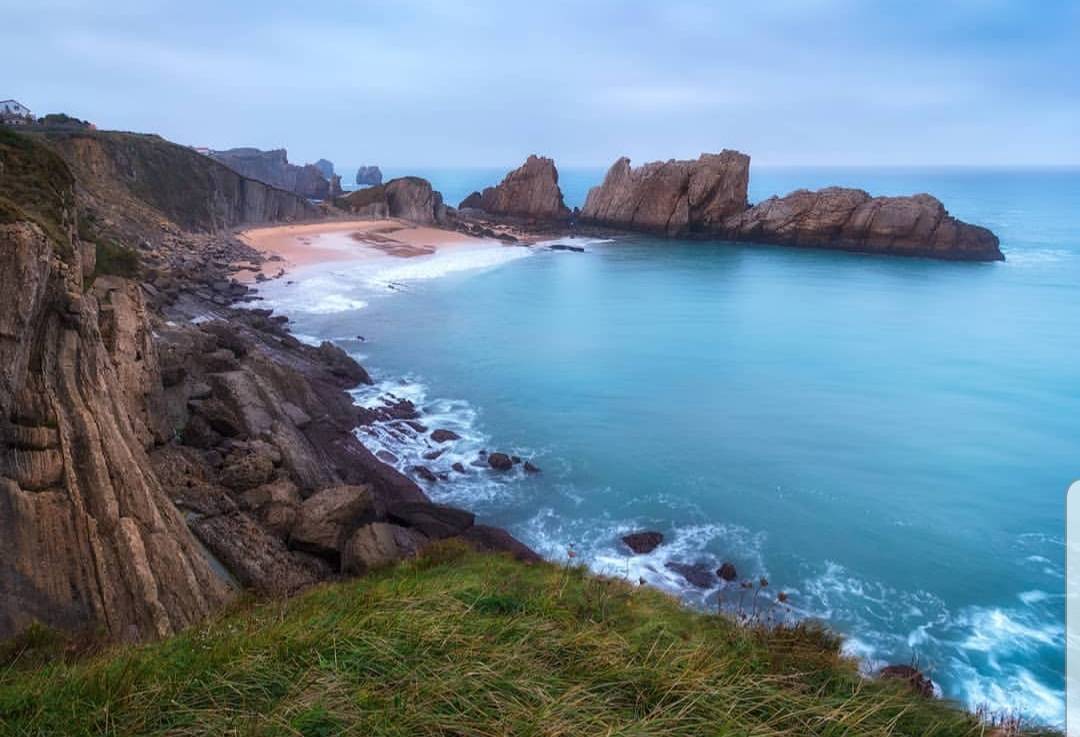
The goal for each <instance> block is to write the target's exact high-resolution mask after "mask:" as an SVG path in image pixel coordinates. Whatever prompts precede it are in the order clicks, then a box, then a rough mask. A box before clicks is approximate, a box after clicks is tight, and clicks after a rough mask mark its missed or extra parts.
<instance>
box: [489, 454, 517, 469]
mask: <svg viewBox="0 0 1080 737" xmlns="http://www.w3.org/2000/svg"><path fill="white" fill-rule="evenodd" d="M487 462H488V465H489V466H491V467H492V468H494V469H495V470H496V471H509V470H510V469H511V468H513V467H514V462H513V461H512V460H510V456H508V455H506V453H492V454H490V455H489V456H488V458H487Z"/></svg>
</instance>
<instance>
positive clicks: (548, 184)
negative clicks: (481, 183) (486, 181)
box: [459, 155, 570, 220]
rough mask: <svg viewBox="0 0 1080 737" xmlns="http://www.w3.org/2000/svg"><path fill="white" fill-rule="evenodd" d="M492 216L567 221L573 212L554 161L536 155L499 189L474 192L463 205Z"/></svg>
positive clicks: (498, 187)
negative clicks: (568, 205) (566, 198)
mask: <svg viewBox="0 0 1080 737" xmlns="http://www.w3.org/2000/svg"><path fill="white" fill-rule="evenodd" d="M459 207H461V208H462V209H464V208H473V209H477V210H483V211H484V212H487V213H490V214H492V215H509V216H511V217H518V218H526V219H530V220H566V219H568V218H569V217H570V210H569V209H567V207H566V203H564V202H563V195H562V190H560V189H559V172H558V170H557V169H556V168H555V162H554V161H552V160H551V159H548V158H545V157H542V156H536V155H532V156H529V158H528V159H527V160H526V161H525V163H524V164H522V165H521V166H519V167H518V168H517V169H514V170H513V171H512V172H510V173H509V174H507V175H506V177H505V178H504V179H503V180H502V182H501V183H500V184H499V185H498V186H496V187H488V188H486V189H485V190H484V191H483V193H480V192H473V193H472V194H471V195H469V196H468V197H466V198H465V199H464V200H463V201H462V202H461V205H460V206H459Z"/></svg>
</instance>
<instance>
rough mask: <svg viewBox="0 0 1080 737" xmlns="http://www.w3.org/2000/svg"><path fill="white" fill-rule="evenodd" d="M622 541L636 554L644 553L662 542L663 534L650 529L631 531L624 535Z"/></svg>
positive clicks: (654, 548)
mask: <svg viewBox="0 0 1080 737" xmlns="http://www.w3.org/2000/svg"><path fill="white" fill-rule="evenodd" d="M622 541H623V542H624V543H626V546H627V547H628V548H630V549H631V550H633V551H634V552H635V553H637V554H638V555H644V554H646V553H651V552H652V551H654V550H656V548H657V547H658V546H659V545H660V543H662V542H664V536H663V535H661V534H660V533H659V532H653V531H651V530H650V531H644V532H633V533H630V534H629V535H624V536H623V539H622Z"/></svg>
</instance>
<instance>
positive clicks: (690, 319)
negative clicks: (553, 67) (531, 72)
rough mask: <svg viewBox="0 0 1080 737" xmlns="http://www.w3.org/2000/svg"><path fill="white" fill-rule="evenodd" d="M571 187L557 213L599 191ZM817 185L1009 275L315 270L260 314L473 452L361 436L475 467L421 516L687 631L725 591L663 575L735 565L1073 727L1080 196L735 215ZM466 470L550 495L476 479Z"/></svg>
mask: <svg viewBox="0 0 1080 737" xmlns="http://www.w3.org/2000/svg"><path fill="white" fill-rule="evenodd" d="M422 173H423V174H425V175H426V176H428V177H430V178H431V179H432V182H433V185H434V187H435V188H436V189H442V190H443V191H444V194H445V195H446V196H447V199H448V200H449V201H454V200H455V196H454V194H453V183H452V182H448V183H444V182H442V181H440V179H439V174H438V172H422ZM600 174H601V176H602V172H601V173H600ZM560 175H561V179H560V184H561V185H562V186H563V188H564V191H565V192H566V195H567V203H568V204H569V205H571V206H573V205H580V204H581V201H580V199H579V196H578V195H575V194H573V193H575V192H583V191H585V190H586V189H587V186H584V185H583V183H584V182H585V180H586V179H588V180H589V181H591V182H592V183H595V182H596V179H595V176H596V173H595V172H591V171H590V172H584V171H577V170H573V169H564V170H562V171H561V172H560ZM469 176H470V174H469V173H468V172H457V173H453V178H455V181H461V180H465V179H468V177H469ZM579 177H580V179H579ZM487 183H491V180H488V182H487ZM480 184H483V182H480ZM825 184H844V185H848V186H858V187H863V188H865V189H867V190H868V191H871V192H872V193H874V194H891V193H898V194H899V193H910V192H915V191H932V192H934V193H935V194H936V195H938V196H940V197H941V198H942V200H943V201H945V202H946V203H947V204H948V207H949V209H950V212H952V213H953V214H954V215H956V216H957V217H960V218H962V219H965V220H969V221H972V222H979V223H982V224H985V225H987V226H988V227H990V228H991V229H992V230H993V231H994V232H995V233H997V234H998V235H999V236H1000V237H1001V242H1002V250H1003V251H1005V254H1006V259H1007V260H1006V262H1005V263H997V264H953V263H939V262H932V261H928V260H924V259H891V258H888V257H879V256H862V255H855V254H846V253H830V252H824V251H809V250H799V249H791V248H783V247H759V246H747V245H738V246H737V245H731V244H719V243H715V244H714V243H707V242H706V243H700V242H698V243H691V242H682V241H658V240H656V239H653V238H651V237H647V236H630V237H625V238H619V239H617V241H614V242H597V241H588V240H581V241H578V242H576V243H577V244H578V245H583V246H584V247H585V249H586V252H585V253H583V254H576V253H559V252H552V251H547V250H545V249H543V247H542V246H539V247H538V246H534V247H533V248H531V249H530V248H524V247H519V246H512V247H508V246H497V245H494V244H488V245H486V246H470V247H455V248H454V249H447V250H445V251H441V252H439V253H435V254H430V255H423V256H419V257H417V258H413V259H394V258H390V257H386V258H381V259H375V260H365V261H364V262H363V263H360V262H351V263H341V262H339V263H334V264H323V265H313V266H307V267H303V268H300V269H297V270H295V271H293V272H290V275H289V276H288V277H287V278H286V279H279V280H275V281H273V282H269V283H266V284H264V285H263V286H262V287H261V288H260V291H261V294H262V296H263V297H264V298H265V300H266V301H265V306H268V307H275V308H277V309H279V310H280V311H281V312H284V313H285V314H288V315H289V316H290V318H291V319H292V322H293V329H294V331H295V333H296V334H297V335H298V337H300V336H306V338H307V339H308V340H310V341H311V342H316V343H317V342H318V341H319V340H323V339H330V340H333V341H334V342H336V343H337V344H338V345H340V346H341V347H342V348H344V349H345V350H346V351H348V352H349V353H350V354H352V355H353V356H354V357H356V358H358V359H362V360H363V362H364V364H365V365H366V366H367V367H368V369H369V371H371V372H372V374H373V376H374V377H375V379H376V382H377V383H376V386H375V387H374V388H370V389H362V390H360V391H358V392H357V393H356V398H357V401H358V402H360V403H362V404H363V403H371V402H377V401H379V398H380V397H381V396H383V395H385V394H386V393H387V392H392V393H394V394H395V395H396V396H399V397H403V398H409V399H412V400H413V401H414V402H415V403H416V404H417V406H418V407H421V408H423V410H424V418H423V422H424V423H425V424H426V425H428V426H430V427H431V428H438V427H443V428H447V429H451V430H453V431H455V432H456V433H458V434H459V435H460V436H461V440H459V441H455V442H454V443H452V444H450V445H449V446H448V450H447V451H445V452H444V453H443V454H442V455H441V456H440V457H439V458H438V459H435V460H422V454H423V453H424V452H430V450H431V448H430V447H428V446H427V445H422V444H419V443H416V442H413V441H411V440H410V439H407V438H406V439H403V438H399V437H394V436H392V435H390V434H387V433H381V432H378V431H377V429H376V433H375V435H374V436H364V437H363V439H364V441H365V443H369V444H370V445H371V447H372V449H373V450H376V449H381V450H385V451H388V452H390V453H393V454H394V458H395V459H396V463H395V465H397V466H398V467H399V468H400V469H401V470H405V471H408V469H409V468H410V467H412V466H413V465H415V464H417V463H425V464H427V465H429V466H430V467H431V468H432V469H433V470H436V471H439V472H441V471H443V470H447V471H449V468H450V466H451V464H452V463H454V462H460V463H462V464H463V466H464V467H465V468H466V469H467V473H465V474H453V473H450V474H449V475H448V479H447V480H446V481H441V480H440V481H436V482H435V483H427V482H425V483H423V486H424V487H425V489H426V490H427V492H428V493H429V494H430V495H431V496H432V497H433V498H434V499H436V500H438V501H446V502H449V503H453V504H457V505H461V506H465V507H467V508H469V509H472V510H474V511H476V512H477V514H478V516H479V517H480V518H482V519H483V520H484V521H485V522H488V523H491V524H496V525H500V526H503V527H506V528H507V529H509V530H510V531H511V532H512V533H514V534H515V535H517V536H518V537H519V538H521V539H522V540H523V541H524V542H526V543H527V544H529V545H531V546H533V547H534V548H536V549H537V550H539V551H540V552H542V553H544V554H545V555H546V556H548V557H549V558H551V559H553V560H565V559H566V556H567V551H568V550H570V549H571V548H572V549H573V551H574V553H575V555H576V556H577V557H578V558H580V559H581V560H584V561H585V562H587V563H588V564H589V565H590V566H592V567H593V568H594V569H596V570H598V571H603V572H606V573H610V574H614V575H623V576H628V577H630V578H631V579H633V580H636V579H637V578H638V577H639V576H640V577H643V578H645V579H646V580H647V581H649V582H650V583H653V584H655V585H657V586H660V587H663V588H666V589H668V590H672V591H676V592H678V593H679V594H681V595H682V596H683V597H684V598H686V599H687V600H689V601H691V602H695V603H697V604H700V605H703V606H708V607H713V606H716V604H717V595H718V592H717V591H716V590H700V589H697V588H695V587H694V586H692V585H690V584H689V583H688V582H687V581H685V580H684V579H683V578H682V577H681V576H679V575H678V574H677V573H674V572H673V571H671V570H669V569H667V568H666V567H665V563H666V562H669V561H679V562H686V563H694V562H697V561H699V560H700V561H703V562H708V563H709V564H710V565H711V566H713V567H715V565H716V564H718V563H719V562H721V561H724V560H730V561H732V562H734V563H735V564H736V566H737V568H738V570H739V572H740V575H741V576H746V577H758V576H766V577H768V579H769V580H770V585H771V586H772V587H774V588H775V589H776V590H781V589H782V590H784V591H786V592H789V593H790V595H791V600H792V605H793V607H794V609H795V610H796V612H797V613H798V614H800V615H804V616H815V617H822V618H824V619H825V620H826V621H828V622H829V624H830V625H831V626H833V627H835V628H837V629H838V630H839V631H841V632H843V633H845V634H846V635H848V637H849V640H848V647H849V651H850V652H852V653H853V654H856V655H860V656H862V657H864V658H866V659H867V661H868V663H870V664H875V665H880V664H883V663H885V662H908V661H910V660H911V659H912V658H913V657H916V658H917V659H918V661H919V664H920V666H921V667H923V668H924V669H925V670H927V671H928V673H929V674H930V675H931V676H932V677H933V678H934V680H935V681H936V682H937V683H938V684H939V685H940V686H941V688H942V690H943V693H944V695H946V696H948V697H950V698H955V699H957V700H960V701H962V702H964V703H965V704H966V705H968V706H970V707H972V708H974V707H977V706H980V705H983V704H986V705H989V706H990V707H991V708H993V709H1006V710H1021V711H1023V712H1024V713H1026V714H1028V715H1029V716H1032V717H1034V718H1036V719H1038V720H1040V721H1044V722H1051V723H1056V722H1059V721H1060V719H1061V717H1062V714H1063V708H1064V707H1063V694H1062V693H1061V692H1060V690H1059V689H1060V683H1061V680H1062V674H1063V671H1064V655H1063V644H1062V643H1063V639H1064V632H1063V630H1062V622H1063V621H1064V598H1063V578H1062V574H1063V558H1064V553H1063V551H1064V549H1063V543H1062V537H1063V511H1062V505H1061V499H1062V496H1063V493H1064V489H1065V488H1066V487H1067V485H1068V484H1069V483H1070V482H1071V481H1072V480H1073V479H1072V478H1071V477H1070V476H1069V474H1070V473H1071V468H1072V467H1074V463H1073V462H1074V459H1075V454H1076V447H1075V443H1074V442H1073V440H1072V439H1075V438H1076V437H1080V420H1078V419H1077V418H1080V402H1078V400H1077V398H1076V396H1075V392H1073V391H1071V387H1073V386H1075V383H1076V381H1077V378H1078V377H1077V375H1076V369H1075V366H1077V365H1080V361H1078V360H1077V359H1078V358H1080V355H1077V353H1078V352H1080V351H1078V349H1077V348H1076V346H1075V341H1074V340H1072V339H1071V329H1070V326H1075V325H1076V324H1080V307H1078V305H1077V301H1076V300H1075V285H1076V284H1077V283H1078V278H1080V243H1077V242H1076V241H1075V237H1074V236H1072V235H1070V234H1074V233H1076V232H1077V228H1076V222H1075V221H1074V218H1075V217H1076V216H1075V214H1074V213H1072V212H1071V210H1070V203H1071V202H1075V201H1076V200H1077V198H1078V196H1080V175H1078V174H1077V173H1076V172H1072V171H1022V170H1017V171H982V170H936V171H930V170H891V171H876V170H835V169H830V170H825V171H817V170H812V169H802V170H771V169H768V168H761V169H758V168H755V169H754V171H753V175H752V177H751V196H750V199H751V201H752V202H753V201H758V200H759V199H760V198H761V197H762V196H764V194H766V193H772V192H786V191H790V190H792V189H795V188H798V187H818V186H823V185H825ZM474 186H475V185H473V184H471V183H470V184H469V185H467V186H466V187H462V189H465V188H469V189H471V188H473V187H474ZM563 242H570V241H563ZM290 281H292V282H294V283H293V284H289V283H288V282H290ZM357 336H363V337H364V340H363V341H360V340H358V339H357ZM481 449H487V450H492V451H494V450H506V451H509V452H515V453H518V454H519V455H521V456H522V457H525V458H533V459H534V460H535V462H536V463H537V465H539V466H540V467H541V468H542V469H543V473H542V474H540V475H538V476H526V475H524V474H522V473H521V472H520V471H514V472H511V473H510V474H508V475H505V476H500V475H496V474H493V473H491V472H488V471H483V472H481V471H480V469H478V468H476V467H471V466H470V465H469V464H470V463H471V462H472V461H474V460H475V459H476V458H477V454H478V453H479V451H480V450H481ZM444 467H445V468H444ZM961 521H962V524H960V522H961ZM645 528H650V529H657V530H660V531H662V532H663V533H664V535H665V538H666V540H667V542H666V544H665V545H663V546H661V547H660V548H659V549H658V550H657V551H656V552H655V553H653V554H651V555H649V556H631V555H630V554H629V551H628V550H626V549H625V548H624V547H622V546H621V544H620V543H619V542H618V538H619V536H620V535H621V534H625V533H626V532H630V531H633V530H635V529H645ZM897 550H904V551H908V553H907V554H905V555H900V556H898V555H896V554H895V551H897Z"/></svg>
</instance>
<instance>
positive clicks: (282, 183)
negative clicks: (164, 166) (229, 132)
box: [210, 148, 340, 200]
mask: <svg viewBox="0 0 1080 737" xmlns="http://www.w3.org/2000/svg"><path fill="white" fill-rule="evenodd" d="M210 156H212V157H213V158H214V159H216V160H218V161H220V162H221V163H223V164H225V166H227V167H229V168H230V169H232V170H233V171H235V172H237V173H238V174H243V175H244V176H245V177H249V178H251V179H257V180H259V181H260V182H265V183H266V184H270V185H272V186H274V187H279V188H281V189H284V190H288V191H289V192H295V193H296V194H298V195H300V196H301V197H307V198H309V199H314V200H325V199H329V198H331V197H334V196H336V195H337V194H338V193H339V192H340V184H338V188H337V190H336V191H335V181H334V175H333V164H330V169H331V171H330V174H326V172H325V164H329V163H330V162H328V161H326V160H325V159H320V163H321V162H325V164H322V165H320V163H315V164H305V165H303V166H298V165H296V164H290V163H289V159H288V153H287V152H286V151H285V149H283V148H279V149H274V150H272V151H262V150H260V149H257V148H230V149H228V150H225V151H211V152H210ZM338 181H339V182H340V180H338Z"/></svg>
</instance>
